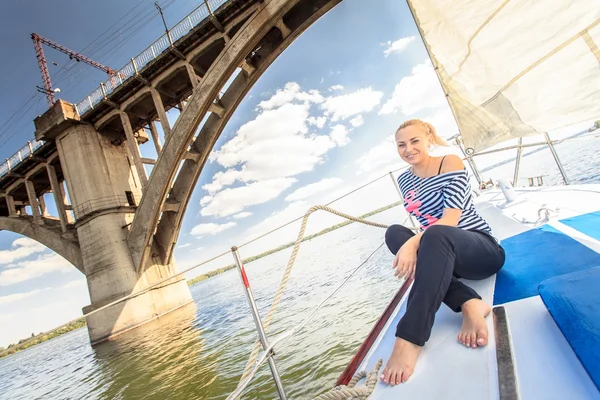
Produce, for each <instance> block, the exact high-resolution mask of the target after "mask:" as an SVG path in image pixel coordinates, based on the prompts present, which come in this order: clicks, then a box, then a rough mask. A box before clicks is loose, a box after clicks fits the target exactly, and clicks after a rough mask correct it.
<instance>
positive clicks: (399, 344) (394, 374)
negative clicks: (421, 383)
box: [381, 338, 421, 386]
mask: <svg viewBox="0 0 600 400" xmlns="http://www.w3.org/2000/svg"><path fill="white" fill-rule="evenodd" d="M419 351H421V347H420V346H417V345H416V344H413V343H411V342H408V341H406V340H404V339H401V338H396V343H394V350H393V351H392V355H391V356H390V359H389V360H388V362H387V365H386V366H385V369H384V370H383V375H381V380H382V381H383V382H384V383H388V384H390V385H392V386H393V385H398V384H400V383H403V382H406V381H407V380H408V378H409V377H410V376H411V375H412V373H413V371H414V369H415V364H416V363H417V357H418V356H419Z"/></svg>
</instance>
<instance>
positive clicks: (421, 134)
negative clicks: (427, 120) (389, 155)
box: [396, 125, 432, 165]
mask: <svg viewBox="0 0 600 400" xmlns="http://www.w3.org/2000/svg"><path fill="white" fill-rule="evenodd" d="M431 143H432V140H431V138H430V135H429V134H428V132H427V130H426V129H425V128H424V127H423V126H420V125H409V126H407V127H404V128H402V129H399V130H398V131H397V132H396V148H397V149H398V154H399V155H400V158H402V159H403V160H404V161H405V162H407V163H409V164H410V165H417V164H420V163H421V162H423V161H425V160H427V158H428V157H429V146H430V145H431Z"/></svg>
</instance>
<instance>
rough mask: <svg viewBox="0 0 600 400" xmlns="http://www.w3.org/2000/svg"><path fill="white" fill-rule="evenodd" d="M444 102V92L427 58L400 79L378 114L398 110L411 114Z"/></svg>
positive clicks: (441, 104) (435, 106)
mask: <svg viewBox="0 0 600 400" xmlns="http://www.w3.org/2000/svg"><path fill="white" fill-rule="evenodd" d="M445 104H446V99H445V97H444V92H443V91H442V88H441V86H440V83H439V81H438V78H437V76H436V74H435V71H434V70H433V66H432V65H431V62H430V61H429V60H426V61H425V62H424V63H423V64H418V65H416V66H415V67H414V68H413V69H412V74H411V75H409V76H405V77H404V78H402V79H401V80H400V82H399V83H398V84H397V85H396V87H395V89H394V93H393V94H392V98H391V99H389V100H388V101H386V102H385V104H384V105H383V107H381V110H379V115H385V114H392V113H396V112H397V111H400V112H401V113H402V114H404V115H407V116H408V115H413V114H416V113H417V112H419V111H422V110H426V109H431V108H437V107H440V106H443V105H445Z"/></svg>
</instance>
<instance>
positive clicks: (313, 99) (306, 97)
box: [258, 82, 323, 110]
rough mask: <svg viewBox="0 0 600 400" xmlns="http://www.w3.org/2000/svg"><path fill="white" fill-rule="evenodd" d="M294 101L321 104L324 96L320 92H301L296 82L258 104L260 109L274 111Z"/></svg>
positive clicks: (290, 83) (289, 83) (286, 85)
mask: <svg viewBox="0 0 600 400" xmlns="http://www.w3.org/2000/svg"><path fill="white" fill-rule="evenodd" d="M294 100H299V101H302V102H307V103H321V102H322V101H323V96H321V94H319V91H318V90H309V91H308V92H303V91H301V90H300V85H298V84H297V83H296V82H288V83H286V84H285V86H284V88H283V89H279V90H277V91H276V92H275V94H274V95H273V96H271V98H270V99H268V100H264V101H261V102H260V103H259V104H258V107H259V108H261V109H263V110H272V109H274V108H277V107H281V106H283V105H284V104H288V103H291V102H292V101H294Z"/></svg>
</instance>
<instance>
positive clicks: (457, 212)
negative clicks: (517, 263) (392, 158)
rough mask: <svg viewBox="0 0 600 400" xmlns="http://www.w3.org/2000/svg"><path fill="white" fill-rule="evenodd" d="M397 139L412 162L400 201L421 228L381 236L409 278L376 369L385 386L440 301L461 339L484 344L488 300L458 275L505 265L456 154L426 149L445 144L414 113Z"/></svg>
mask: <svg viewBox="0 0 600 400" xmlns="http://www.w3.org/2000/svg"><path fill="white" fill-rule="evenodd" d="M395 139H396V145H397V148H398V154H399V155H400V157H401V158H402V160H404V161H406V162H407V163H409V164H410V165H411V167H410V168H409V169H408V170H407V171H405V172H404V173H402V174H401V175H400V176H399V177H398V184H399V186H400V190H401V191H402V194H403V197H404V206H405V207H406V210H407V211H408V212H410V213H411V214H412V215H413V216H415V217H416V218H417V220H418V221H419V222H420V223H421V231H420V233H418V234H414V233H413V232H412V231H411V230H409V229H408V228H405V227H404V226H401V225H392V226H390V227H389V228H388V230H387V231H386V234H385V242H386V244H387V246H388V248H389V249H390V251H391V252H392V253H393V254H395V255H396V258H395V259H394V262H393V265H392V267H393V268H394V269H395V272H394V274H395V275H396V276H397V277H398V278H401V277H405V278H406V279H410V278H414V283H413V287H412V290H411V292H410V295H409V296H408V302H407V307H406V313H405V314H404V316H403V317H402V319H401V320H400V322H399V323H398V326H397V328H396V342H395V344H394V350H393V351H392V355H391V356H390V359H389V360H388V362H387V365H386V368H385V369H384V371H383V374H382V375H381V380H382V381H383V382H385V383H389V384H391V385H396V384H399V383H401V382H406V381H407V380H408V378H409V377H410V376H411V375H412V373H413V370H414V367H415V364H416V362H417V357H418V355H419V351H420V349H421V347H422V346H423V345H424V344H425V342H426V341H427V340H428V339H429V336H430V334H431V327H432V326H433V321H434V316H435V313H436V311H437V310H438V308H439V307H440V305H441V303H442V302H444V303H445V304H446V305H447V306H448V307H450V308H451V309H452V310H453V311H454V312H462V315H463V324H462V328H461V330H460V333H459V334H458V341H459V342H460V343H462V344H463V345H464V346H466V347H470V348H476V347H479V346H485V345H486V344H487V339H488V332H487V325H486V322H485V317H486V316H487V315H488V314H489V312H490V306H489V305H488V304H486V303H485V302H484V301H482V300H481V297H480V296H479V295H478V294H477V293H476V292H475V291H474V290H473V289H471V288H470V287H468V286H467V285H465V284H464V283H462V282H460V281H459V280H458V279H457V278H461V277H462V278H466V279H485V278H488V277H490V276H492V275H493V274H495V273H496V272H498V271H499V270H500V268H502V266H503V265H504V250H503V249H502V247H501V246H500V245H499V244H498V242H497V241H496V239H494V237H493V236H492V234H491V229H490V227H489V225H488V224H487V222H486V221H485V220H484V219H483V218H481V216H479V215H478V214H477V212H476V211H475V208H474V207H473V203H472V201H471V188H470V186H469V182H468V177H467V171H466V170H465V167H464V165H463V163H462V160H461V159H460V158H459V157H457V156H454V155H448V156H445V157H434V156H431V155H430V154H429V149H430V147H431V146H433V145H445V142H444V141H443V140H442V139H441V138H440V137H439V136H438V135H437V134H436V132H435V129H434V128H433V126H431V125H430V124H428V123H426V122H423V121H421V120H417V119H413V120H409V121H406V122H404V123H403V124H402V125H400V127H399V128H398V130H397V131H396V135H395Z"/></svg>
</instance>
